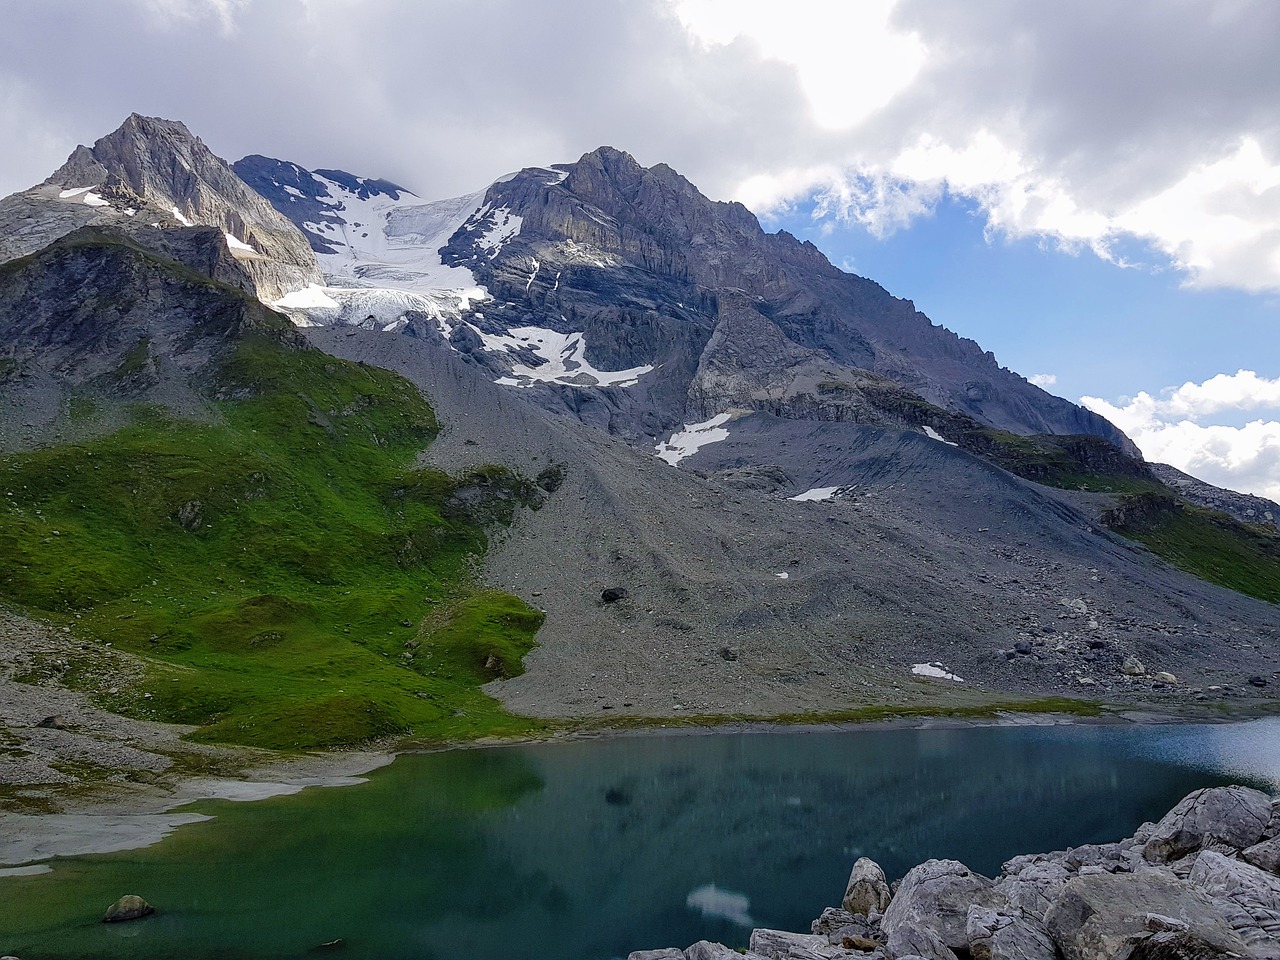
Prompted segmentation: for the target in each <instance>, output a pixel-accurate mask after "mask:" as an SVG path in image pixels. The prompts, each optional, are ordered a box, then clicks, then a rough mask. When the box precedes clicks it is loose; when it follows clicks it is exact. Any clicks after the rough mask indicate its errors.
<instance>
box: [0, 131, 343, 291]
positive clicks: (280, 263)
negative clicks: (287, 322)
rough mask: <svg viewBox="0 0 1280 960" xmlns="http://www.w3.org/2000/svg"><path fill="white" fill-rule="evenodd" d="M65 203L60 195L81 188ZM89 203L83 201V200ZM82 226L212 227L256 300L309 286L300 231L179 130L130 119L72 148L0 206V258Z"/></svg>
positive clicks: (314, 276)
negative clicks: (49, 172)
mask: <svg viewBox="0 0 1280 960" xmlns="http://www.w3.org/2000/svg"><path fill="white" fill-rule="evenodd" d="M82 188H87V189H85V190H83V191H82V192H80V193H75V194H73V195H71V196H66V197H64V196H62V194H63V193H65V192H68V191H76V190H81V189H82ZM87 196H92V197H94V198H96V199H94V200H93V201H92V202H86V199H85V198H86V197H87ZM88 224H99V225H111V226H114V227H115V228H117V229H120V230H124V231H126V232H128V233H131V234H132V233H136V232H138V231H142V230H147V229H154V228H155V227H156V226H160V227H163V228H164V229H166V230H169V229H172V230H178V229H181V228H182V227H184V226H192V225H196V226H210V227H216V228H217V229H218V230H219V231H221V232H222V233H223V234H224V235H228V234H229V235H230V236H231V237H234V238H235V240H236V241H237V243H236V244H232V243H230V241H227V240H226V239H225V237H223V238H220V239H221V241H222V242H221V246H222V247H223V248H224V249H225V251H226V253H227V254H228V256H230V257H232V258H234V259H235V260H237V261H238V262H239V263H240V266H241V269H242V271H243V272H244V274H245V275H247V276H248V277H249V278H250V281H251V283H252V285H253V289H254V292H255V293H256V295H257V296H258V297H259V298H261V299H262V300H264V301H267V302H271V301H274V300H276V299H278V298H279V297H281V296H282V295H283V294H284V293H285V292H287V291H290V290H297V289H300V288H302V287H304V286H306V285H307V284H308V283H319V282H320V280H321V277H320V271H319V269H318V267H317V266H316V261H315V256H314V254H313V253H312V252H311V248H310V245H309V244H308V243H307V241H306V238H305V237H303V236H302V234H301V232H300V231H299V230H298V229H297V227H295V226H294V225H293V224H292V223H291V222H290V221H289V220H288V218H286V217H284V216H282V215H280V214H279V213H277V212H276V211H275V209H273V208H272V206H271V205H270V204H269V203H267V201H266V200H264V199H263V198H262V197H260V196H259V195H258V194H257V193H255V192H254V191H253V190H252V189H250V188H249V187H248V186H247V185H246V184H245V183H244V182H243V181H242V180H241V179H240V178H239V177H237V176H236V175H235V173H234V172H233V171H232V170H231V168H230V167H229V166H228V165H227V164H226V163H225V162H224V161H223V160H221V159H219V158H218V157H216V156H215V155H214V154H213V153H212V152H211V151H210V150H209V148H208V147H206V146H205V145H204V143H203V142H202V141H201V140H200V139H199V138H198V137H195V136H193V135H192V134H191V132H190V131H189V130H187V128H186V127H185V126H183V125H182V124H181V123H174V122H172V121H169V120H160V119H157V118H153V117H142V116H139V115H137V114H133V115H132V116H130V117H129V118H128V119H127V120H126V121H125V122H124V124H123V125H121V127H120V128H119V129H118V130H116V131H114V132H113V133H111V134H109V135H107V136H105V137H103V138H102V139H100V140H98V141H97V142H96V143H95V144H94V145H93V146H92V147H85V146H79V147H77V148H76V149H75V151H74V152H73V153H72V154H71V156H70V157H69V158H68V159H67V162H66V163H64V164H63V165H62V166H61V167H60V168H58V170H56V171H55V172H54V173H53V175H52V176H51V177H50V178H49V179H48V180H46V181H45V182H44V183H43V184H41V185H40V186H38V187H34V188H32V189H31V190H27V191H24V192H23V193H20V194H15V195H14V196H13V197H9V198H6V199H5V200H3V201H0V226H4V227H6V228H9V227H13V229H5V230H3V231H0V261H4V260H11V259H14V258H16V257H21V256H25V255H26V254H29V253H32V252H34V251H36V250H38V249H40V248H42V247H44V246H46V245H47V244H49V243H50V242H52V241H53V240H56V239H57V238H58V237H61V236H64V235H66V234H68V233H70V232H71V231H73V230H75V229H77V228H78V227H81V226H85V225H88Z"/></svg>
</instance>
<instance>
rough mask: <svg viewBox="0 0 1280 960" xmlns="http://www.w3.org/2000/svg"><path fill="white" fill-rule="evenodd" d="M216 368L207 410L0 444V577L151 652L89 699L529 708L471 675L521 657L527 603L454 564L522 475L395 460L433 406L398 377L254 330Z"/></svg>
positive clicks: (226, 706)
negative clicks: (21, 445)
mask: <svg viewBox="0 0 1280 960" xmlns="http://www.w3.org/2000/svg"><path fill="white" fill-rule="evenodd" d="M213 384H214V389H215V392H216V395H217V396H218V397H219V398H221V399H218V400H216V401H215V402H214V404H213V405H214V408H215V410H216V412H217V414H219V415H220V417H219V419H220V422H218V423H216V424H208V423H200V424H197V423H193V422H189V421H180V420H176V419H172V418H170V417H169V416H168V415H166V414H164V413H162V412H159V411H157V410H155V409H152V408H139V409H138V410H137V411H136V415H135V417H134V420H133V423H132V424H131V425H130V426H128V427H127V428H125V429H122V430H120V431H118V432H116V433H113V434H110V435H108V436H105V437H101V438H98V439H95V440H93V441H90V442H86V443H83V444H77V445H63V446H57V447H52V448H46V449H41V450H37V451H35V452H28V453H19V454H11V455H6V456H3V457H0V600H3V601H5V602H8V603H11V604H13V605H15V606H17V607H19V608H20V609H24V610H26V611H29V612H31V613H34V614H36V615H40V616H45V617H48V618H50V619H53V620H54V621H55V622H57V621H60V620H61V621H64V622H72V621H74V622H75V624H76V627H77V629H78V630H79V631H82V632H85V633H88V634H90V635H92V636H94V637H96V638H97V639H99V640H101V641H103V642H109V643H112V644H114V645H115V646H116V647H118V648H121V649H125V650H129V651H132V652H135V653H139V654H142V655H144V656H146V657H149V658H151V664H152V666H151V668H150V669H149V671H148V675H147V679H146V682H145V685H144V686H143V688H142V689H138V690H118V691H114V692H111V693H108V694H104V699H105V701H106V702H105V705H106V706H109V707H110V708H112V709H115V710H118V711H120V712H123V713H126V714H129V715H133V716H143V717H152V718H155V719H161V720H168V721H178V722H183V723H191V724H196V725H199V726H200V729H199V730H198V731H197V733H196V734H195V736H196V737H197V738H199V739H202V740H216V741H223V742H231V743H240V744H250V745H255V746H262V747H273V748H305V747H316V746H328V745H336V744H346V743H353V742H356V741H360V740H363V739H366V738H369V737H374V736H379V735H387V734H404V733H410V732H413V733H415V734H418V735H421V736H423V737H426V738H439V739H444V738H448V739H452V738H465V737H473V736H479V735H484V734H508V733H519V732H524V731H526V730H527V729H528V727H529V723H528V722H527V721H524V720H522V719H519V718H516V717H513V716H511V715H509V714H506V713H505V712H504V711H503V710H502V709H501V708H500V707H499V706H498V705H497V703H495V702H494V701H493V700H491V699H490V698H488V697H486V696H485V695H483V694H482V693H480V692H479V690H478V689H477V686H478V685H479V684H480V683H483V682H485V681H487V680H490V679H493V678H494V677H497V676H511V675H515V674H518V673H519V672H520V671H521V669H522V667H521V662H520V658H521V657H522V656H523V655H524V653H526V652H527V651H528V650H529V649H530V648H531V647H532V645H533V636H534V634H535V632H536V631H537V629H538V627H539V625H540V623H541V614H540V613H538V612H537V611H534V610H532V609H530V608H529V607H527V606H525V605H524V604H523V603H522V602H521V601H519V600H517V599H516V598H514V597H510V596H505V595H502V594H497V593H492V592H485V591H479V590H476V589H475V588H474V587H472V586H471V585H470V580H469V576H468V571H469V565H470V561H471V559H472V558H473V557H474V556H475V555H476V554H479V553H481V552H483V550H484V548H485V535H484V528H483V526H482V523H481V517H480V515H481V514H482V515H483V519H484V520H490V521H491V520H494V519H498V520H502V519H509V518H510V514H511V513H512V511H513V510H514V509H515V507H516V506H517V505H518V504H520V503H522V502H529V499H530V497H531V496H532V494H533V493H534V491H533V488H532V486H531V485H529V484H527V483H524V482H523V481H520V480H518V479H517V478H515V477H513V476H512V475H510V474H508V473H506V472H505V471H502V470H499V469H490V470H486V471H484V472H482V473H480V474H477V475H473V476H471V477H467V478H462V479H461V480H458V481H453V480H451V479H450V478H448V477H446V476H445V475H443V474H441V473H438V472H435V471H431V470H422V469H413V468H412V463H413V461H414V459H415V457H416V455H417V454H418V453H419V452H420V451H421V450H422V448H423V447H424V446H425V445H426V444H427V443H428V442H429V441H430V440H431V439H432V437H433V436H434V434H435V431H436V424H435V420H434V416H433V414H432V411H431V409H430V407H429V406H428V405H427V403H426V401H425V400H424V399H423V398H422V396H421V395H420V394H419V393H418V392H417V390H416V389H414V387H413V386H412V385H411V384H409V383H408V382H407V381H405V380H403V379H401V378H399V377H397V376H395V375H393V374H390V373H387V372H385V371H382V370H376V369H372V368H367V367H364V366H361V365H356V364H352V363H347V362H344V361H340V360H336V359H334V358H332V357H329V356H327V355H325V354H322V353H320V352H318V351H315V350H311V349H306V348H298V347H297V346H296V345H291V344H286V343H284V342H282V340H281V339H280V338H276V337H274V336H272V335H270V334H269V333H263V332H254V333H248V334H246V335H244V336H243V337H241V339H239V340H238V342H236V343H235V344H234V346H233V347H232V348H231V350H230V352H229V353H228V354H227V356H226V358H225V359H224V361H223V362H222V363H221V365H220V369H219V370H218V371H217V373H216V374H215V376H214V377H213ZM460 487H468V488H470V489H468V490H467V491H463V492H465V493H466V494H467V495H466V496H459V490H460ZM424 620H425V621H426V623H427V626H425V627H421V628H420V624H422V623H423V622H424ZM70 677H71V680H72V681H73V682H74V679H75V670H74V664H73V669H72V671H71V673H70Z"/></svg>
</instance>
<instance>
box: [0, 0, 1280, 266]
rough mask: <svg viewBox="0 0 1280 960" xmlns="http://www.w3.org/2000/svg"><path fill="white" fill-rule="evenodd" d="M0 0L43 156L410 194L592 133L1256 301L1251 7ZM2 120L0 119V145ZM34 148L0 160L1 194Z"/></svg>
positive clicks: (741, 180) (1105, 2) (1277, 212)
mask: <svg viewBox="0 0 1280 960" xmlns="http://www.w3.org/2000/svg"><path fill="white" fill-rule="evenodd" d="M11 6H13V7H14V8H13V9H12V10H7V11H6V19H5V30H4V31H3V32H2V33H0V64H4V67H3V69H2V70H0V90H6V91H7V90H8V89H11V88H12V86H13V84H22V85H24V89H25V90H26V91H27V93H26V94H24V97H25V98H26V99H27V100H28V101H30V102H32V103H35V104H38V105H39V106H40V108H41V109H42V110H43V111H44V112H43V113H42V114H39V115H37V119H38V120H39V121H40V123H39V126H40V128H42V129H44V128H51V127H56V128H57V129H58V130H63V131H72V132H74V136H71V135H68V136H66V137H65V138H63V140H62V144H63V146H62V147H61V149H60V150H59V153H60V154H61V156H59V157H58V158H57V159H58V160H60V159H61V158H62V157H65V155H66V154H67V153H69V152H70V150H71V148H72V147H74V146H75V143H76V141H86V142H91V141H92V140H93V139H95V138H96V137H98V136H101V135H102V134H104V133H106V132H108V131H110V130H111V129H113V128H114V127H115V126H116V125H117V124H118V123H119V122H120V120H121V119H123V118H124V117H125V116H127V115H128V114H129V113H130V112H132V111H134V110H137V111H140V112H143V113H151V114H157V115H161V116H168V117H172V118H175V119H181V120H184V121H185V122H186V123H187V124H188V125H189V126H190V127H191V128H192V130H194V131H196V132H197V133H200V135H201V136H202V137H204V138H205V140H206V142H208V143H209V144H210V146H212V147H214V148H215V149H216V150H218V151H220V152H222V153H225V154H227V155H228V156H229V158H231V159H234V158H235V157H236V155H237V154H239V153H247V152H266V153H273V154H275V155H283V156H285V157H287V158H288V159H293V160H296V161H298V162H300V163H303V164H305V165H308V166H339V167H344V168H349V169H352V170H354V171H356V172H359V173H365V174H372V175H380V176H386V177H390V178H391V179H394V180H398V181H401V182H404V183H406V184H407V185H408V186H410V187H412V188H414V189H415V190H420V191H422V192H423V193H424V194H426V195H446V194H451V193H462V192H465V191H467V190H470V189H475V188H476V187H477V186H479V185H480V184H482V183H483V182H485V179H486V178H489V177H491V176H493V175H496V174H499V173H502V172H504V171H506V170H509V169H514V168H517V167H520V166H523V165H527V164H530V163H548V162H554V161H560V160H572V159H574V158H576V157H577V156H578V155H580V154H581V153H582V152H584V151H586V150H590V149H592V148H594V147H596V146H599V145H600V144H602V143H611V144H613V145H614V146H618V147H622V148H623V149H627V150H629V151H631V152H632V153H634V154H635V155H636V157H637V158H638V159H640V160H641V162H644V163H654V162H657V161H659V160H661V161H665V162H667V163H670V164H671V165H672V166H674V167H676V168H677V169H678V170H680V171H681V172H682V173H684V174H685V175H686V176H688V177H689V178H690V179H691V180H693V181H694V182H695V183H697V184H698V185H699V186H700V187H702V188H703V189H704V190H705V191H706V192H707V193H708V194H710V195H711V196H714V197H717V198H736V199H740V200H742V201H743V202H745V203H747V204H748V205H749V206H751V207H752V208H753V209H756V210H757V211H761V212H767V211H768V210H770V209H775V208H778V207H779V206H780V205H785V204H786V203H787V202H789V201H793V200H796V199H799V198H801V197H805V198H808V197H810V196H814V195H816V196H817V197H818V200H819V204H818V209H819V212H820V215H822V216H826V217H828V218H831V219H830V222H833V223H835V222H839V221H840V220H844V221H853V222H857V223H860V224H863V225H865V226H866V227H867V228H868V229H869V230H871V231H872V232H873V233H876V234H881V235H883V234H885V233H888V232H891V231H893V230H895V229H898V228H900V227H901V226H903V225H904V224H907V223H910V222H911V220H912V219H913V218H916V217H919V216H922V215H924V214H927V213H928V211H929V210H930V209H931V208H932V207H933V206H934V205H935V204H936V203H937V202H938V201H939V199H940V198H941V197H943V196H945V195H946V194H947V193H952V194H958V195H961V196H964V197H968V198H972V199H973V200H974V201H975V202H976V203H977V205H978V206H979V207H980V208H981V209H982V210H983V212H984V213H985V215H986V217H987V222H988V227H989V230H990V231H991V232H992V233H995V234H1009V235H1013V236H1027V235H1031V236H1041V237H1047V238H1050V239H1051V240H1053V241H1056V242H1059V243H1061V244H1063V245H1065V246H1066V247H1068V248H1071V249H1092V250H1094V251H1095V252H1096V253H1098V254H1099V255H1100V256H1103V257H1106V258H1108V259H1112V260H1113V261H1114V262H1117V263H1120V262H1121V261H1120V258H1119V257H1117V256H1115V255H1114V254H1113V253H1112V251H1113V250H1114V249H1118V248H1120V247H1121V246H1124V245H1126V242H1127V241H1128V240H1129V239H1131V238H1138V239H1140V240H1141V241H1144V242H1145V243H1146V244H1148V245H1149V246H1150V247H1152V248H1153V249H1155V250H1157V251H1160V252H1162V253H1163V254H1164V255H1165V256H1167V257H1168V258H1169V261H1170V263H1172V264H1173V265H1175V266H1176V267H1177V268H1178V269H1180V270H1181V271H1183V272H1184V275H1185V277H1186V278H1187V280H1188V282H1189V283H1191V284H1193V285H1198V286H1215V285H1226V286H1230V287H1236V288H1240V289H1244V290H1251V291H1261V290H1280V111H1277V110H1276V109H1275V104H1276V103H1277V102H1280V69H1278V68H1277V66H1276V64H1277V62H1280V61H1277V58H1276V57H1275V54H1274V40H1275V37H1277V36H1280V4H1277V3H1273V2H1270V0H1203V2H1197V3H1191V2H1181V3H1174V4H1170V3H1169V2H1168V0H1128V2H1126V3H1123V4H1116V3H1114V2H1111V0H1073V2H1071V3H1052V4H1051V3H1021V4H1020V3H1015V2H1011V0H996V2H989V3H955V2H954V0H859V2H857V3H850V2H848V0H791V2H789V3H777V2H776V0H636V2H634V3H625V4H621V3H599V2H598V0H546V2H544V3H540V4H528V3H521V2H518V0H486V2H485V3H472V4H464V3H426V4H424V3H421V2H418V0H378V2H368V0H297V2H283V0H282V2H262V0H259V2H253V0H120V2H118V3H113V4H85V3H82V2H80V0H41V2H40V3H38V4H18V5H16V6H14V5H11ZM51 38H56V43H57V56H52V55H51V54H50V48H51V44H52V43H53V42H54V41H53V40H52V39H51ZM104 47H119V48H125V47H127V48H128V49H129V50H130V52H131V57H130V69H129V70H127V71H114V72H112V73H110V75H109V76H108V75H104V74H103V73H102V72H101V70H100V68H99V57H100V53H101V50H102V49H103V48H104ZM282 52H286V53H282ZM214 78H216V82H212V80H213V79H214ZM531 78H536V79H531ZM86 90H92V91H93V96H92V97H86V96H85V93H84V92H85V91H86ZM229 104H233V105H234V109H230V108H229V107H228V105H229ZM27 115H30V114H29V113H27V114H24V116H27ZM24 123H25V121H24V119H23V117H19V116H16V115H14V116H11V117H7V116H5V115H4V112H3V110H2V109H0V140H3V141H4V142H6V143H9V144H15V143H16V144H19V145H21V144H22V143H23V141H24V140H29V139H30V138H29V137H28V136H27V134H26V128H25V126H24ZM43 156H44V154H43V153H42V154H41V157H43ZM41 162H42V164H44V161H43V160H42V161H41ZM34 163H35V160H34V159H30V158H29V156H28V153H27V152H26V151H25V150H17V149H13V150H6V151H4V152H3V155H2V156H0V192H8V191H10V190H16V189H21V188H23V187H25V186H28V185H29V184H30V183H31V182H32V177H31V174H30V173H29V170H30V169H31V167H32V165H33V164H34ZM52 165H56V163H54V164H52ZM481 168H483V169H481ZM49 169H51V165H48V164H44V165H42V166H41V168H40V170H39V174H40V176H41V177H42V176H44V175H46V174H47V173H48V172H49ZM37 179H38V177H37Z"/></svg>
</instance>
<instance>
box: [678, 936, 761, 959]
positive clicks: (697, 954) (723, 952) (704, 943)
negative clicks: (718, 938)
mask: <svg viewBox="0 0 1280 960" xmlns="http://www.w3.org/2000/svg"><path fill="white" fill-rule="evenodd" d="M744 956H745V957H747V958H748V960H760V955H759V954H757V953H752V952H750V951H748V952H747V953H746V954H741V953H739V952H738V951H737V950H734V949H732V948H731V947H726V946H725V945H724V944H723V943H712V942H711V941H710V940H699V941H698V942H697V943H695V944H694V945H693V946H691V947H689V948H688V949H687V950H685V952H684V958H685V960H742V958H743V957H744Z"/></svg>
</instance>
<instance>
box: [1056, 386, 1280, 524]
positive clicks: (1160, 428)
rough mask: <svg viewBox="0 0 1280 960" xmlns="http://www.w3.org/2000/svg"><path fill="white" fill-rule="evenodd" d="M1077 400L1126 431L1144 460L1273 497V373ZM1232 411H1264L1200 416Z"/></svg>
mask: <svg viewBox="0 0 1280 960" xmlns="http://www.w3.org/2000/svg"><path fill="white" fill-rule="evenodd" d="M1080 402H1081V403H1082V404H1084V405H1085V406H1086V407H1088V408H1090V409H1091V410H1094V411H1096V412H1097V413H1100V414H1102V415H1103V416H1104V417H1106V418H1107V419H1108V420H1110V421H1111V422H1112V423H1114V424H1115V425H1116V426H1118V427H1120V429H1122V430H1124V431H1125V433H1127V434H1129V436H1130V437H1132V438H1133V441H1134V443H1136V444H1137V445H1138V447H1139V449H1141V450H1142V453H1143V456H1145V457H1146V458H1147V459H1149V460H1154V461H1157V462H1160V463H1168V464H1172V465H1173V466H1175V467H1177V468H1178V469H1179V470H1183V471H1185V472H1187V473H1190V474H1191V475H1192V476H1196V477H1199V478H1200V479H1202V480H1207V481H1208V482H1210V483H1213V484H1217V485H1218V486H1222V487H1227V488H1228V489H1231V490H1241V491H1244V492H1246V493H1255V494H1258V495H1259V496H1264V497H1269V498H1270V499H1272V500H1277V501H1280V420H1276V419H1268V417H1267V416H1266V414H1270V415H1271V416H1274V415H1276V414H1277V413H1280V377H1277V378H1276V379H1274V380H1271V379H1267V378H1266V377H1260V376H1258V374H1256V373H1255V372H1253V371H1252V370H1240V371H1238V372H1237V373H1234V374H1218V375H1217V376H1215V377H1211V378H1210V379H1208V380H1205V381H1204V382H1203V383H1191V382H1187V383H1184V384H1183V385H1182V386H1180V387H1169V388H1167V389H1165V390H1163V391H1160V394H1159V395H1158V396H1152V395H1151V394H1149V393H1146V392H1142V393H1139V394H1138V395H1137V396H1136V397H1132V398H1129V397H1126V398H1123V399H1122V400H1120V401H1119V402H1117V403H1112V402H1109V401H1107V400H1104V399H1101V398H1099V397H1081V398H1080ZM1231 412H1237V413H1257V412H1261V413H1263V414H1264V416H1261V417H1258V418H1257V419H1254V420H1251V421H1249V422H1248V423H1245V424H1244V425H1242V426H1231V425H1226V424H1222V423H1201V422H1199V421H1201V420H1205V419H1207V418H1211V417H1215V416H1218V415H1221V414H1224V413H1231Z"/></svg>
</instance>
